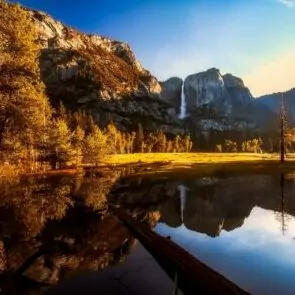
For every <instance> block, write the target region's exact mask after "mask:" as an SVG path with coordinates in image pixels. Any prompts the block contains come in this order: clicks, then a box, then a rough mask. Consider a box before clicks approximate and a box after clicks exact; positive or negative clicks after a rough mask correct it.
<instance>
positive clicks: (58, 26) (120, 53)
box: [28, 10, 181, 132]
mask: <svg viewBox="0 0 295 295" xmlns="http://www.w3.org/2000/svg"><path fill="white" fill-rule="evenodd" d="M28 12H29V14H30V17H31V18H32V21H33V22H34V24H35V25H36V29H37V32H38V42H39V43H40V44H41V47H42V49H41V57H40V69H41V75H42V80H43V81H44V83H45V85H46V90H47V94H48V96H49V98H50V100H51V102H52V103H53V105H55V104H57V103H59V101H60V100H61V101H63V103H64V104H65V105H66V106H67V107H70V108H72V109H77V108H80V109H87V110H90V111H91V113H92V114H93V116H94V118H95V120H96V121H97V122H98V123H100V124H102V125H104V124H106V123H107V122H108V121H109V120H113V121H114V122H115V123H116V124H117V125H118V126H119V127H121V128H122V129H129V128H134V126H136V125H137V123H138V122H139V121H141V119H143V122H142V123H143V124H145V126H144V127H145V128H147V129H151V130H152V129H154V128H155V127H156V129H158V128H162V129H164V130H167V129H170V130H171V131H172V132H173V131H175V132H176V130H178V128H180V129H181V124H180V122H179V120H178V119H177V116H176V115H175V111H174V108H173V107H172V106H171V105H169V104H167V103H165V101H163V100H161V99H160V97H159V94H160V92H161V86H160V84H159V82H158V81H157V79H156V78H155V77H154V76H152V75H151V73H150V72H149V71H147V70H146V69H144V68H143V67H142V66H141V64H140V63H139V62H138V61H137V60H136V58H135V55H134V54H133V52H132V51H131V49H130V47H129V45H128V44H126V43H122V42H118V41H115V40H111V39H109V38H105V37H102V36H98V35H86V34H82V33H80V32H78V31H76V30H74V29H72V28H69V27H67V26H65V25H64V24H62V23H61V22H58V21H56V20H54V19H53V18H51V17H50V16H49V15H47V14H45V13H43V12H39V11H33V10H28Z"/></svg>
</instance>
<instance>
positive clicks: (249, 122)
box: [161, 68, 275, 132]
mask: <svg viewBox="0 0 295 295" xmlns="http://www.w3.org/2000/svg"><path fill="white" fill-rule="evenodd" d="M181 82H182V83H184V95H185V100H186V113H187V114H188V117H187V118H186V121H187V122H188V123H189V126H190V129H191V130H192V131H193V132H194V131H196V132H199V131H205V132H206V131H209V130H212V129H213V130H218V131H230V130H237V131H241V130H245V129H247V130H255V131H261V130H265V128H267V127H270V126H269V119H270V120H273V118H274V116H275V112H274V110H273V109H272V108H270V107H268V106H267V105H266V104H263V103H257V102H258V100H256V99H255V98H254V97H253V95H252V94H251V91H250V90H249V88H248V87H246V86H245V84H244V82H243V81H242V79H240V78H238V77H236V76H233V75H232V74H225V75H222V74H221V73H220V71H219V69H216V68H211V69H209V70H207V71H204V72H200V73H196V74H192V75H189V76H188V77H186V78H185V79H184V81H183V80H182V79H180V78H171V79H168V80H167V81H165V82H162V83H161V85H162V92H161V96H162V98H163V99H164V100H166V101H167V102H170V103H171V104H172V105H173V106H175V107H176V109H177V110H178V112H179V108H180V101H181V96H180V93H181V87H182V83H181ZM261 101H262V100H261ZM266 101H267V99H266Z"/></svg>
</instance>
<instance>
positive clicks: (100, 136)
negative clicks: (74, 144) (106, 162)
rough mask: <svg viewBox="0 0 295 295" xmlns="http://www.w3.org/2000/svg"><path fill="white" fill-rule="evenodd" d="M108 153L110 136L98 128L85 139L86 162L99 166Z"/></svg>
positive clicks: (84, 152) (84, 153)
mask: <svg viewBox="0 0 295 295" xmlns="http://www.w3.org/2000/svg"><path fill="white" fill-rule="evenodd" d="M108 153H109V147H108V136H107V135H106V134H104V133H103V132H102V131H101V130H100V129H99V128H98V127H97V126H96V127H95V128H94V130H93V132H92V133H90V134H88V135H87V136H86V137H85V139H84V145H83V155H84V162H85V163H90V164H95V165H96V166H97V165H98V163H99V162H101V160H102V159H103V158H104V157H105V156H106V154H108Z"/></svg>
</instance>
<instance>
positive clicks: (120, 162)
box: [104, 153, 295, 175]
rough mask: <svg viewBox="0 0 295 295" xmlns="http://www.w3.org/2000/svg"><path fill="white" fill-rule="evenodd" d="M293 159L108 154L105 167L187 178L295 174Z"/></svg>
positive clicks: (197, 154) (247, 154) (275, 157)
mask: <svg viewBox="0 0 295 295" xmlns="http://www.w3.org/2000/svg"><path fill="white" fill-rule="evenodd" d="M294 160H295V157H293V155H288V157H287V159H286V162H285V163H283V164H282V163H280V159H279V155H278V154H267V153H265V154H254V153H154V154H153V153H150V154H118V155H110V156H108V157H107V158H106V159H105V161H104V165H106V166H124V165H142V166H143V167H148V168H147V169H143V171H142V172H143V173H144V174H149V173H155V172H157V173H158V172H159V173H163V172H169V173H171V172H173V173H175V174H179V173H186V174H187V175H189V174H192V175H208V174H210V175H211V174H220V175H225V174H236V173H237V174H240V173H241V174H244V173H245V174H246V173H250V174H252V173H281V172H288V173H289V172H291V171H295V161H294Z"/></svg>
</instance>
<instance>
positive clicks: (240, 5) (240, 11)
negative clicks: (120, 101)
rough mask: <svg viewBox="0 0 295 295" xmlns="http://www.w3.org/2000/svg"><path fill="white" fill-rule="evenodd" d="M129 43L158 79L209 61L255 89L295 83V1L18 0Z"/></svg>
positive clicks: (186, 72)
mask: <svg viewBox="0 0 295 295" xmlns="http://www.w3.org/2000/svg"><path fill="white" fill-rule="evenodd" d="M19 2H20V3H21V4H23V5H25V6H27V7H31V8H35V9H39V10H43V11H45V12H47V13H49V14H50V15H52V16H53V17H54V18H56V19H58V20H60V21H62V22H63V23H65V24H67V25H69V26H72V27H74V28H77V29H79V30H80V31H82V32H85V33H95V34H99V35H103V36H107V37H110V38H113V39H117V40H119V41H123V42H127V43H129V44H130V46H131V48H132V50H133V51H134V53H135V54H136V57H137V59H138V60H139V61H140V62H141V64H142V65H143V66H144V67H145V68H147V69H148V70H149V71H151V73H152V74H153V75H155V76H156V77H157V78H158V79H159V80H166V79H168V78H169V77H172V76H178V77H181V78H185V77H186V76H187V75H189V74H193V73H197V72H200V71H204V70H206V69H208V68H212V67H216V68H218V69H220V71H221V73H222V74H225V73H232V74H233V75H236V76H238V77H241V78H242V79H243V80H244V82H245V85H246V86H247V87H249V88H250V90H251V92H252V94H253V95H254V96H259V95H262V94H267V93H272V92H278V91H285V90H288V89H290V88H293V87H295V0H238V1H237V0H83V1H81V0H42V1H40V0H20V1H19Z"/></svg>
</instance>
